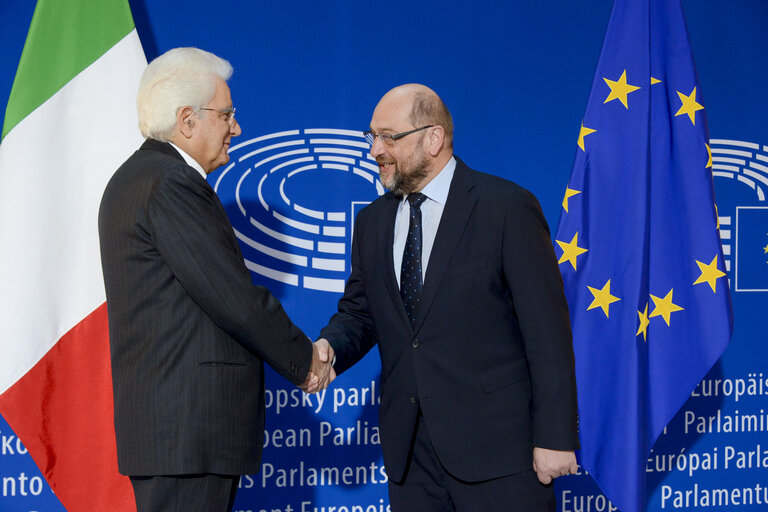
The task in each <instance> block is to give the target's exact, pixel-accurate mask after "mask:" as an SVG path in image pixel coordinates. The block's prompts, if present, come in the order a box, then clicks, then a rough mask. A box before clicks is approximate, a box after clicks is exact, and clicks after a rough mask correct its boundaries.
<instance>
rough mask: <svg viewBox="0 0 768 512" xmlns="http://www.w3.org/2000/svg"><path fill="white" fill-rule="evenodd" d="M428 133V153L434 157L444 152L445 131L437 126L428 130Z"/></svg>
mask: <svg viewBox="0 0 768 512" xmlns="http://www.w3.org/2000/svg"><path fill="white" fill-rule="evenodd" d="M428 130H429V132H427V141H426V142H427V151H429V154H430V155H432V156H437V155H438V154H439V153H440V151H442V150H443V144H444V143H445V129H444V128H443V127H442V126H440V125H436V126H433V127H432V128H428Z"/></svg>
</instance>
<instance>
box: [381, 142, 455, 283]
mask: <svg viewBox="0 0 768 512" xmlns="http://www.w3.org/2000/svg"><path fill="white" fill-rule="evenodd" d="M455 170H456V159H455V158H453V157H451V159H450V160H448V163H447V164H445V167H443V168H442V170H441V171H440V172H439V173H437V176H435V177H434V178H432V181H430V182H429V183H427V186H426V187H424V190H421V193H422V194H424V195H425V196H427V199H426V200H425V201H424V203H422V205H421V279H422V282H423V281H424V276H426V275H427V265H428V264H429V256H430V255H431V254H432V246H433V245H435V236H436V235H437V228H438V226H439V225H440V218H441V217H442V216H443V208H444V207H445V201H446V200H447V199H448V190H449V189H450V188H451V180H452V179H453V171H455ZM407 198H408V196H404V197H403V199H402V200H401V201H400V204H399V205H398V207H397V215H396V216H395V241H394V243H393V244H392V256H393V260H394V262H395V278H396V281H397V286H398V287H399V286H400V267H401V266H402V264H403V250H405V239H406V238H408V224H409V223H410V217H411V204H410V203H409V202H408V201H407Z"/></svg>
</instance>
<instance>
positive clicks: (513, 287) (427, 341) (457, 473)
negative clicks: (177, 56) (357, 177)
mask: <svg viewBox="0 0 768 512" xmlns="http://www.w3.org/2000/svg"><path fill="white" fill-rule="evenodd" d="M365 135H366V138H367V139H368V142H369V143H370V144H371V150H370V152H371V155H372V156H373V157H375V158H376V161H377V163H378V165H379V173H380V179H381V182H382V184H383V185H384V186H385V187H387V188H388V189H389V193H387V194H385V195H384V196H382V197H381V198H379V199H378V200H376V201H374V202H373V203H372V204H370V205H369V206H368V207H366V208H364V209H363V210H362V211H361V212H360V213H359V215H358V217H357V219H356V221H355V232H354V239H353V243H352V271H351V274H350V276H349V279H348V281H347V285H346V289H345V292H344V296H343V297H342V298H341V300H340V301H339V307H338V313H337V314H335V315H334V316H333V317H332V318H331V320H330V322H329V324H328V325H327V326H326V327H325V328H324V329H323V330H322V332H321V338H322V341H323V342H325V341H326V340H328V341H330V344H331V345H332V347H333V349H334V351H335V355H336V361H335V364H334V368H335V370H336V372H339V373H340V372H342V371H344V370H346V369H347V368H349V367H350V366H352V365H353V364H354V363H356V362H357V361H358V360H359V359H360V358H361V357H362V356H363V355H365V353H366V352H368V350H370V349H371V348H372V346H373V345H374V344H378V347H379V354H380V356H381V365H382V371H381V406H380V414H379V420H380V429H381V445H382V451H383V453H384V463H385V465H386V469H387V475H388V476H389V480H390V482H389V496H390V503H391V506H392V510H394V511H411V510H418V511H420V512H423V511H435V512H438V511H439V512H445V511H451V510H459V511H476V510H483V511H484V512H488V511H504V512H510V511H512V512H515V511H518V512H538V511H545V510H546V511H554V510H555V507H556V503H555V498H554V493H553V491H552V486H551V482H552V479H553V478H556V477H558V476H560V475H565V474H568V473H574V472H575V471H576V469H577V464H576V458H575V455H574V451H573V450H574V449H576V448H577V447H578V437H577V414H576V383H575V377H574V358H573V349H572V344H571V331H570V324H569V318H568V306H567V304H566V301H565V296H564V293H563V285H562V281H561V278H560V273H559V271H558V268H557V262H556V259H555V254H554V251H553V248H552V244H551V241H550V235H549V230H548V228H547V225H546V221H545V220H544V217H543V215H542V213H541V209H540V207H539V204H538V202H537V201H536V199H535V198H534V197H533V196H532V195H531V194H530V193H529V192H528V191H526V190H524V189H523V188H521V187H519V186H517V185H515V184H514V183H511V182H509V181H506V180H503V179H501V178H498V177H495V176H491V175H487V174H483V173H480V172H477V171H474V170H472V169H470V168H469V167H467V166H466V165H465V164H464V163H463V162H462V161H461V160H459V159H458V158H456V157H454V156H453V122H452V120H451V115H450V113H449V112H448V109H447V108H446V107H445V105H444V104H443V102H442V101H441V100H440V98H439V97H438V96H437V95H436V94H435V93H434V92H433V91H432V90H430V89H429V88H427V87H425V86H423V85H417V84H408V85H403V86H400V87H397V88H395V89H393V90H391V91H389V92H388V93H387V94H386V95H385V96H384V97H383V98H382V99H381V101H380V102H379V104H378V105H377V106H376V109H375V110H374V112H373V117H372V119H371V124H370V130H369V131H367V132H366V133H365Z"/></svg>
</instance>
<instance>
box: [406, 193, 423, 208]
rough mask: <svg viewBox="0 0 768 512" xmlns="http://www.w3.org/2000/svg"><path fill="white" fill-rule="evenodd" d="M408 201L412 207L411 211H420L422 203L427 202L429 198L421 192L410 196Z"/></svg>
mask: <svg viewBox="0 0 768 512" xmlns="http://www.w3.org/2000/svg"><path fill="white" fill-rule="evenodd" d="M407 200H408V202H409V203H410V205H411V210H414V209H415V210H418V209H419V208H421V205H422V203H423V202H424V201H426V200H427V196H425V195H424V194H422V193H421V192H414V193H413V194H408V198H407Z"/></svg>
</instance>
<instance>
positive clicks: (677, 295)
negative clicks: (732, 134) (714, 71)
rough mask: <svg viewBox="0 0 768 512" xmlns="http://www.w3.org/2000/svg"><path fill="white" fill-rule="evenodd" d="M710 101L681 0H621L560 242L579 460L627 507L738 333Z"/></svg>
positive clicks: (639, 501)
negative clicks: (718, 203) (716, 184)
mask: <svg viewBox="0 0 768 512" xmlns="http://www.w3.org/2000/svg"><path fill="white" fill-rule="evenodd" d="M701 98H702V96H701V90H700V89H699V87H698V84H697V80H696V72H695V69H694V65H693V58H692V55H691V49H690V44H689V42H688V34H687V30H686V27H685V20H684V17H683V12H682V8H681V6H680V1H679V0H645V1H641V0H616V2H615V4H614V7H613V12H612V13H611V19H610V23H609V25H608V30H607V33H606V36H605V41H604V43H603V49H602V52H601V55H600V60H599V61H598V65H597V72H596V74H595V78H594V81H593V83H592V91H591V93H590V96H589V102H588V104H587V109H586V113H585V114H584V119H583V122H582V124H581V129H580V132H579V138H578V148H577V150H576V152H577V154H576V159H575V163H574V166H573V172H572V174H571V180H570V183H569V184H568V187H567V189H566V193H565V199H564V200H563V211H562V214H561V218H560V224H559V227H558V230H557V236H556V237H555V238H556V251H557V253H558V255H559V256H560V260H559V263H560V269H561V272H562V274H563V279H564V282H565V287H566V294H567V296H568V302H569V306H570V312H571V319H572V323H573V333H574V350H575V353H576V377H577V381H578V392H579V414H580V416H579V418H580V436H581V446H582V449H581V452H580V454H579V456H580V462H581V465H582V466H583V467H584V468H585V469H587V470H588V471H589V472H590V473H591V474H592V476H593V477H594V479H595V481H596V482H597V484H598V485H599V486H600V488H601V489H602V490H603V492H604V493H605V494H606V496H607V497H608V498H609V499H611V501H612V502H613V503H614V504H615V505H616V506H617V507H619V508H620V509H621V510H622V511H623V512H640V511H644V510H645V466H646V461H647V458H648V452H649V450H650V448H651V447H652V446H653V443H654V442H655V440H656V438H657V437H658V436H659V434H660V433H661V431H662V430H663V429H664V427H665V425H666V424H667V423H668V422H669V420H670V419H671V418H672V417H673V416H674V415H675V413H676V412H677V410H678V409H679V408H680V407H681V406H682V405H683V403H684V402H685V401H686V399H687V398H688V396H689V394H690V392H691V391H692V390H693V388H694V387H695V386H696V384H697V383H698V382H699V381H700V380H701V379H702V378H703V377H704V375H705V374H706V373H707V372H708V371H709V369H710V368H711V367H712V365H713V364H714V363H715V362H716V361H717V360H718V358H719V357H720V355H721V354H722V352H723V350H724V349H725V347H726V345H727V344H728V341H729V339H730V335H731V330H732V323H733V321H732V313H731V304H730V295H729V291H728V280H727V277H726V274H725V272H724V268H723V267H724V265H723V254H722V249H721V246H720V238H719V233H718V229H717V213H716V209H715V201H714V192H713V180H712V159H711V154H710V151H709V145H708V141H709V139H708V136H707V127H706V120H705V117H704V112H705V111H704V106H703V102H702V99H701Z"/></svg>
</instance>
